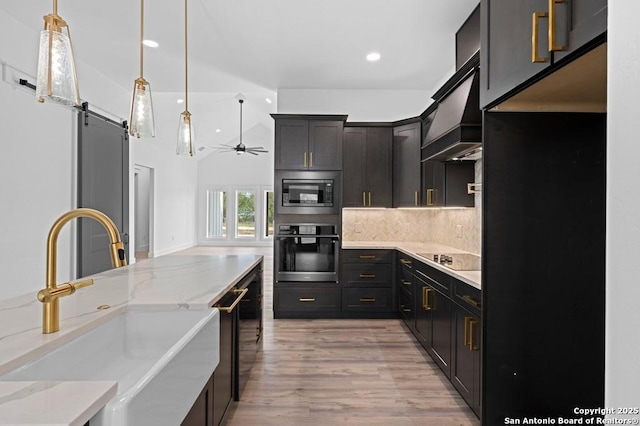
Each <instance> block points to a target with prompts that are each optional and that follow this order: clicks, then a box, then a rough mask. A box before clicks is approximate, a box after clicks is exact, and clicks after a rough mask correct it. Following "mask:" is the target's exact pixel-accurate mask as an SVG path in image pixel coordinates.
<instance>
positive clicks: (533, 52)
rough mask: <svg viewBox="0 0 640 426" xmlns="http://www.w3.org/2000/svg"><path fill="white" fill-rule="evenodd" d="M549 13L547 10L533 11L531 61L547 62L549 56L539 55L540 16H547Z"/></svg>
mask: <svg viewBox="0 0 640 426" xmlns="http://www.w3.org/2000/svg"><path fill="white" fill-rule="evenodd" d="M547 17H549V15H548V14H547V12H533V15H532V22H531V25H532V30H531V62H534V63H535V62H547V61H548V60H549V58H543V57H540V56H538V44H539V43H538V40H539V31H538V30H539V25H538V22H540V18H547Z"/></svg>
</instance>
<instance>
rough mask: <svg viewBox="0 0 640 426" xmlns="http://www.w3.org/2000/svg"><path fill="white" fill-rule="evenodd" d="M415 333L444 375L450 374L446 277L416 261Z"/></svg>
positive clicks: (448, 305) (450, 307) (449, 313)
mask: <svg viewBox="0 0 640 426" xmlns="http://www.w3.org/2000/svg"><path fill="white" fill-rule="evenodd" d="M414 275H415V282H414V283H415V294H416V296H417V297H416V306H415V309H416V327H415V329H416V332H415V336H416V338H417V339H418V341H419V342H420V343H421V344H422V346H423V347H424V348H425V350H426V351H427V352H428V353H429V355H431V358H433V360H434V361H435V362H436V364H438V366H439V367H440V368H441V369H442V371H443V372H444V373H445V375H446V376H447V377H448V378H449V377H451V318H452V302H451V299H450V297H449V290H450V278H449V276H447V275H446V274H444V273H442V272H440V271H436V270H435V269H433V268H431V267H429V266H427V265H425V264H423V263H421V262H416V267H415V274H414Z"/></svg>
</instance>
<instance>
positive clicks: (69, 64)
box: [36, 0, 80, 105]
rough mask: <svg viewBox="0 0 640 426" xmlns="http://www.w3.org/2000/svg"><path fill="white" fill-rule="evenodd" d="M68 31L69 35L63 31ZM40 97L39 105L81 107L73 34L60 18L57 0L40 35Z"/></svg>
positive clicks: (46, 17)
mask: <svg viewBox="0 0 640 426" xmlns="http://www.w3.org/2000/svg"><path fill="white" fill-rule="evenodd" d="M64 29H66V34H65V33H63V32H62V31H63V30H64ZM36 97H37V99H38V102H44V101H45V100H50V101H52V102H56V103H60V104H63V105H80V95H79V90H78V79H77V77H76V66H75V62H74V60H73V50H72V48H71V34H70V33H69V26H68V25H67V23H66V22H65V20H64V19H62V17H60V15H58V0H53V13H50V14H49V15H46V16H45V17H44V30H42V31H41V32H40V51H39V53H38V78H37V81H36Z"/></svg>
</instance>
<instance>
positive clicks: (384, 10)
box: [0, 0, 478, 92]
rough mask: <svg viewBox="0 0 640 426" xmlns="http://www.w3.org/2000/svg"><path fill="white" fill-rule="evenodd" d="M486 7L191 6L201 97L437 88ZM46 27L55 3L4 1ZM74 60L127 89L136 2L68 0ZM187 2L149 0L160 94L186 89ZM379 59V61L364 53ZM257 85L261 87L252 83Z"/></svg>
mask: <svg viewBox="0 0 640 426" xmlns="http://www.w3.org/2000/svg"><path fill="white" fill-rule="evenodd" d="M477 4H478V0H447V1H435V0H399V1H389V0H322V1H311V0H233V1H232V0H190V1H189V85H190V90H193V91H194V92H241V91H243V90H244V91H252V90H254V89H256V87H254V86H257V87H262V88H265V89H268V90H277V89H280V88H317V89H327V88H333V89H409V90H411V89H424V90H429V89H432V88H434V85H435V84H436V83H437V82H439V81H441V80H442V78H443V76H444V74H445V73H447V72H448V71H449V70H450V69H451V67H452V66H453V63H454V52H455V47H454V34H455V31H456V30H457V29H458V28H459V27H460V25H461V24H462V23H463V22H464V20H465V19H466V17H467V16H468V15H469V14H470V13H471V11H472V10H473V8H474V7H475V6H476V5H477ZM0 9H2V10H4V11H5V12H6V13H7V14H9V15H12V16H14V17H15V18H16V19H18V20H19V21H21V22H22V23H24V24H25V25H27V26H28V27H32V28H33V29H34V30H39V29H41V27H42V16H44V15H45V14H47V13H50V12H51V10H52V1H51V0H29V1H13V2H8V1H5V2H1V3H0ZM58 11H59V14H60V15H61V16H62V17H63V18H65V19H66V20H67V22H68V23H69V25H70V28H71V35H72V39H73V43H74V49H75V51H76V55H77V56H78V58H80V59H81V60H82V61H84V62H85V63H87V64H89V65H91V66H92V67H94V68H96V69H98V70H100V71H101V72H102V73H103V74H104V75H106V76H108V77H110V78H112V79H113V80H114V81H116V82H117V83H118V84H120V85H122V86H123V87H125V88H127V89H128V88H129V86H131V84H132V81H133V79H134V78H135V77H136V76H137V73H138V55H139V52H138V44H137V43H138V37H139V20H140V2H139V1H138V0H110V1H100V2H98V1H82V0H60V1H59V7H58ZM183 32H184V2H183V1H181V0H146V1H145V38H149V39H153V40H155V41H157V42H158V43H159V44H160V46H159V47H158V48H145V77H147V79H148V80H149V81H150V82H151V83H152V88H153V89H154V91H155V92H180V91H182V90H183V88H184V81H183V80H184V40H183ZM371 51H377V52H380V53H381V55H382V59H381V60H380V61H379V62H378V63H369V62H367V61H366V60H365V55H366V54H367V53H369V52H371ZM252 85H254V86H252Z"/></svg>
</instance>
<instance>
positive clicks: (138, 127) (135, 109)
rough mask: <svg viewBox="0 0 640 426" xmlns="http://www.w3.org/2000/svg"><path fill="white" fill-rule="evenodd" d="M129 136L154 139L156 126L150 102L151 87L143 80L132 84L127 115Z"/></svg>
mask: <svg viewBox="0 0 640 426" xmlns="http://www.w3.org/2000/svg"><path fill="white" fill-rule="evenodd" d="M129 134H130V135H131V136H134V137H136V138H142V137H155V136H156V125H155V120H154V117H153V102H152V101H151V85H150V84H149V82H148V81H147V80H145V79H144V78H137V79H136V80H135V82H134V83H133V96H132V97H131V114H130V115H129Z"/></svg>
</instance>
